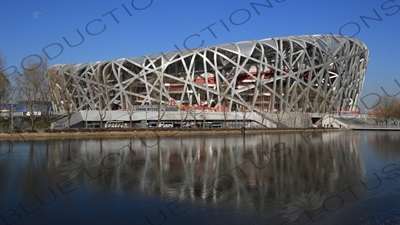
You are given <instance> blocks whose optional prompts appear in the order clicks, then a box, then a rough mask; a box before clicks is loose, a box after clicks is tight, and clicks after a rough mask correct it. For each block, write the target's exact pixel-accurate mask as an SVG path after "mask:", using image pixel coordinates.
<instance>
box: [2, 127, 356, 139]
mask: <svg viewBox="0 0 400 225" xmlns="http://www.w3.org/2000/svg"><path fill="white" fill-rule="evenodd" d="M349 130H351V129H332V128H328V129H324V128H301V129H296V128H293V129H255V128H248V129H246V132H245V134H274V133H299V132H333V131H349ZM241 134H242V132H241V129H204V130H203V129H166V130H162V129H154V130H151V129H145V130H140V129H138V130H128V131H127V130H120V131H116V130H110V131H107V130H102V131H95V130H94V131H75V132H62V131H61V132H57V133H50V132H35V133H29V132H23V133H0V141H4V140H13V141H18V140H47V139H88V138H89V139H100V138H114V139H115V138H140V137H157V136H158V137H172V136H195V135H196V136H198V135H213V136H214V135H241Z"/></svg>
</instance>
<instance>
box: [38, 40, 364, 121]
mask: <svg viewBox="0 0 400 225" xmlns="http://www.w3.org/2000/svg"><path fill="white" fill-rule="evenodd" d="M368 60H369V51H368V49H367V47H366V45H365V44H364V43H362V42H361V41H359V40H357V39H354V38H350V37H344V36H340V35H312V36H290V37H280V38H268V39H263V40H254V41H243V42H237V43H229V44H221V45H217V46H210V47H203V48H198V49H194V50H182V51H173V52H169V53H165V54H163V53H160V54H153V55H148V56H140V57H133V58H122V59H116V60H107V61H100V62H93V63H83V64H65V65H60V64H58V65H54V66H52V67H50V68H49V69H48V70H47V73H46V75H47V79H48V81H49V83H50V88H51V95H52V103H53V110H54V111H56V112H63V111H66V110H72V111H83V110H108V111H114V110H122V111H123V110H130V109H132V108H136V109H139V108H143V107H146V106H149V107H150V106H152V107H159V106H163V107H168V108H176V111H185V110H186V111H191V110H194V111H196V110H198V111H207V112H220V113H225V112H248V113H255V114H259V115H270V114H274V113H291V112H296V113H327V112H332V111H349V112H354V111H357V110H358V102H359V99H360V93H361V90H362V87H363V83H364V79H365V74H366V68H367V64H368Z"/></svg>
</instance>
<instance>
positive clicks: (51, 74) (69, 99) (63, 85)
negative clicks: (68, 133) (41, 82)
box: [46, 68, 76, 128]
mask: <svg viewBox="0 0 400 225" xmlns="http://www.w3.org/2000/svg"><path fill="white" fill-rule="evenodd" d="M46 77H47V80H48V84H49V86H48V87H51V90H52V91H53V93H52V97H53V98H54V99H53V101H54V102H57V103H58V105H55V106H54V107H55V109H54V110H57V111H64V113H66V114H67V119H68V125H67V127H68V128H70V126H71V117H72V114H73V112H74V111H75V110H76V107H75V104H74V102H73V93H74V92H73V90H72V91H71V83H72V77H70V76H68V77H64V75H63V73H62V72H61V71H58V70H57V69H55V68H51V69H49V70H47V72H46ZM66 79H67V80H66ZM46 88H47V87H46Z"/></svg>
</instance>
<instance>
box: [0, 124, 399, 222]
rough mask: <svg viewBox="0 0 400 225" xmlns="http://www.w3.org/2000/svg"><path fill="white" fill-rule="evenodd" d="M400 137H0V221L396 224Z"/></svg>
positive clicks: (355, 134) (378, 134) (359, 133)
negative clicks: (4, 139) (66, 138)
mask: <svg viewBox="0 0 400 225" xmlns="http://www.w3.org/2000/svg"><path fill="white" fill-rule="evenodd" d="M399 147H400V132H387V131H385V132H371V131H357V132H356V131H342V132H329V133H328V132H321V133H286V134H265V135H246V136H245V138H243V137H242V136H237V135H230V136H212V137H206V136H199V137H178V136H171V137H162V138H144V139H95V140H93V139H92V140H89V139H88V140H84V139H80V140H45V141H26V142H23V141H21V142H12V143H11V142H6V141H3V142H0V191H1V192H0V193H1V194H0V219H1V220H0V224H380V223H382V224H385V222H386V224H399V223H400V221H399V213H400V209H399V207H400V206H399V205H400V195H399V193H400V190H399V189H400V188H399V187H400V185H399V184H400V183H399V181H400V160H399V158H400V151H399V149H400V148H399Z"/></svg>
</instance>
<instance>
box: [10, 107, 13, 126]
mask: <svg viewBox="0 0 400 225" xmlns="http://www.w3.org/2000/svg"><path fill="white" fill-rule="evenodd" d="M10 113H11V124H10V129H11V130H14V103H11V109H10Z"/></svg>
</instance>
